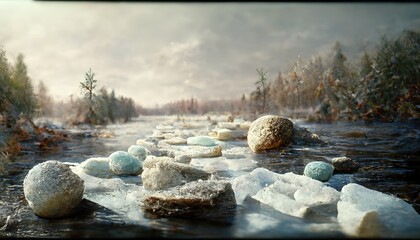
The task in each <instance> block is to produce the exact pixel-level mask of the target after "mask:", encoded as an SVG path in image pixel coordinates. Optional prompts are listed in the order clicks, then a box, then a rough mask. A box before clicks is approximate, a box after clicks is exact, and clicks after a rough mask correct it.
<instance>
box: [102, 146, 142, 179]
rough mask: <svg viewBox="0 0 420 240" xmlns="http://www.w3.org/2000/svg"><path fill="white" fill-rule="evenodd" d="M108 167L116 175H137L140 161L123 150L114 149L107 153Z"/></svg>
mask: <svg viewBox="0 0 420 240" xmlns="http://www.w3.org/2000/svg"><path fill="white" fill-rule="evenodd" d="M109 168H110V169H111V171H112V172H114V173H115V174H117V175H139V174H140V173H141V171H142V161H140V160H139V159H138V158H136V157H134V156H133V155H131V154H129V153H128V152H125V151H116V152H113V153H111V155H109Z"/></svg>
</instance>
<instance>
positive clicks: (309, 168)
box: [303, 161, 334, 182]
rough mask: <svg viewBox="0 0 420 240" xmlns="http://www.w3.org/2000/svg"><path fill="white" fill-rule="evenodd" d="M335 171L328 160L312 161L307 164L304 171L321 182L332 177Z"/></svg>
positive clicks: (306, 174)
mask: <svg viewBox="0 0 420 240" xmlns="http://www.w3.org/2000/svg"><path fill="white" fill-rule="evenodd" d="M333 172H334V167H333V165H331V164H329V163H326V162H321V161H315V162H310V163H308V164H307V165H306V166H305V170H304V171H303V174H304V175H305V176H307V177H310V178H312V179H315V180H318V181H321V182H326V181H328V180H329V179H330V178H331V176H332V175H333Z"/></svg>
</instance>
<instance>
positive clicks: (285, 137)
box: [247, 115, 293, 153]
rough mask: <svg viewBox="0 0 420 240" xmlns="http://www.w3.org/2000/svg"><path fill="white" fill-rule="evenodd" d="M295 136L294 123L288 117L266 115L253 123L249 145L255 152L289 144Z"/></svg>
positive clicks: (250, 128) (249, 135)
mask: <svg viewBox="0 0 420 240" xmlns="http://www.w3.org/2000/svg"><path fill="white" fill-rule="evenodd" d="M292 137H293V123H292V121H290V120H289V119H287V118H282V117H280V116H275V115H266V116H263V117H260V118H258V119H257V120H255V121H253V122H252V123H251V126H250V127H249V130H248V136H247V141H248V146H249V147H250V148H251V150H252V151H253V152H256V153H258V152H261V151H263V150H267V149H272V148H276V147H280V146H287V145H288V144H289V143H290V142H291V140H292Z"/></svg>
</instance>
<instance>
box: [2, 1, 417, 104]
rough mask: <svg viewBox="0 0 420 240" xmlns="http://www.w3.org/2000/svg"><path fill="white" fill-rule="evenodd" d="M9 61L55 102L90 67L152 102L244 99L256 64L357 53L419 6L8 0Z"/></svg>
mask: <svg viewBox="0 0 420 240" xmlns="http://www.w3.org/2000/svg"><path fill="white" fill-rule="evenodd" d="M0 23H2V27H0V45H2V46H3V49H4V50H5V51H6V53H7V56H8V58H9V62H14V60H15V59H16V57H17V55H18V53H19V52H21V53H23V54H24V55H25V62H26V63H27V65H28V70H29V74H30V76H31V77H32V79H33V81H34V82H35V83H37V82H38V81H40V80H42V81H44V82H45V83H47V86H48V87H49V90H50V93H51V94H52V95H53V97H54V98H56V99H60V100H61V99H62V100H68V99H69V98H70V95H72V94H73V95H78V94H79V88H78V87H79V82H80V81H83V79H84V74H85V72H87V71H88V69H89V68H92V70H93V71H94V72H95V73H96V74H97V75H96V76H97V79H98V81H99V85H100V86H105V87H106V88H108V89H111V88H112V89H114V90H115V91H116V93H117V95H124V96H127V97H131V98H133V99H134V100H135V101H136V102H137V103H138V104H140V105H142V106H145V107H154V106H155V105H156V104H164V103H166V102H169V101H174V100H178V99H181V98H191V97H194V98H199V99H221V98H223V99H232V98H236V99H239V98H240V97H241V96H242V94H243V93H245V94H248V93H249V92H250V91H251V90H252V89H253V87H254V86H253V84H254V82H255V81H256V78H257V73H256V71H255V69H256V68H264V69H266V70H267V71H268V77H269V78H270V79H273V78H274V77H275V76H277V73H278V71H285V70H286V69H287V68H288V67H289V66H290V65H291V64H293V62H294V61H296V59H297V56H298V55H301V56H302V57H303V59H309V58H310V57H312V56H315V55H324V54H326V53H328V52H329V51H330V50H331V48H332V46H333V44H334V42H335V41H340V42H342V44H343V45H344V46H345V50H347V52H345V53H347V54H348V55H349V56H354V57H356V58H357V57H358V55H357V54H358V53H359V52H360V49H362V48H363V47H372V46H373V44H376V43H378V42H379V39H380V36H381V35H382V34H387V35H388V36H393V35H396V34H399V33H400V32H401V31H402V30H403V29H406V28H409V29H416V30H420V4H418V3H413V4H408V3H405V4H397V3H365V4H363V3H357V4H356V3H346V4H345V3H334V4H333V3H312V4H311V3H264V4H260V3H142V2H137V3H129V2H128V3H120V2H114V3H104V2H102V3H101V2H33V1H13V0H6V1H1V2H0Z"/></svg>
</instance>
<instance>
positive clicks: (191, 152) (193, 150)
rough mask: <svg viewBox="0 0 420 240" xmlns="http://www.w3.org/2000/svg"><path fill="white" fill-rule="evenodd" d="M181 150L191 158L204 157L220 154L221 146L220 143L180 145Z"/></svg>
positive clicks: (218, 155)
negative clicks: (205, 145)
mask: <svg viewBox="0 0 420 240" xmlns="http://www.w3.org/2000/svg"><path fill="white" fill-rule="evenodd" d="M179 150H181V152H182V153H183V154H185V155H188V156H190V157H191V158H206V157H220V156H222V147H221V146H220V145H217V146H213V147H204V146H182V147H181V148H179Z"/></svg>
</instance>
